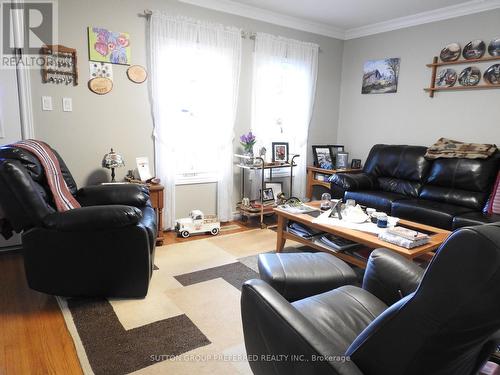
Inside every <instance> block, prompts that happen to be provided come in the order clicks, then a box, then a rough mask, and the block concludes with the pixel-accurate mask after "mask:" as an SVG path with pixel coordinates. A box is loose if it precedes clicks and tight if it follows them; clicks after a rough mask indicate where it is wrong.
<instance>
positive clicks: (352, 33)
mask: <svg viewBox="0 0 500 375" xmlns="http://www.w3.org/2000/svg"><path fill="white" fill-rule="evenodd" d="M179 1H180V2H182V3H186V4H191V5H196V6H199V7H203V8H208V9H213V10H217V11H220V12H224V13H230V14H234V15H237V16H241V17H246V18H251V19H254V20H258V21H263V22H268V23H272V24H274V25H279V26H284V27H289V28H292V29H296V30H302V31H307V32H310V33H313V34H319V35H324V36H328V37H331V38H336V39H341V40H349V39H355V38H361V37H364V36H369V35H374V34H380V33H385V32H387V31H393V30H398V29H404V28H407V27H412V26H418V25H423V24H426V23H431V22H436V21H443V20H447V19H450V18H456V17H462V16H466V15H469V14H474V13H480V12H485V11H488V10H492V9H497V8H500V0H472V1H467V2H465V3H462V4H457V5H451V6H448V7H444V8H439V9H435V10H431V11H428V12H422V13H417V14H414V15H411V16H405V17H399V18H394V19H392V20H389V21H384V22H378V23H374V24H371V25H366V26H361V27H355V28H352V29H347V30H344V29H342V28H339V27H335V26H332V25H327V24H324V23H320V22H314V21H311V20H306V19H303V18H299V17H292V16H287V15H283V14H281V13H277V12H273V11H270V10H266V9H262V8H258V7H254V6H251V5H246V4H241V3H238V2H236V1H231V0H179Z"/></svg>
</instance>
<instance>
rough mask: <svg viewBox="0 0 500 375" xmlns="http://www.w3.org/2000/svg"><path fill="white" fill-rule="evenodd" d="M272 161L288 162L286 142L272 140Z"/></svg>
mask: <svg viewBox="0 0 500 375" xmlns="http://www.w3.org/2000/svg"><path fill="white" fill-rule="evenodd" d="M272 150H273V162H274V161H278V162H282V163H286V162H288V142H273V143H272Z"/></svg>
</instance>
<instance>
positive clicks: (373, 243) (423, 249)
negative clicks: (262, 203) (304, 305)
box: [274, 201, 451, 268]
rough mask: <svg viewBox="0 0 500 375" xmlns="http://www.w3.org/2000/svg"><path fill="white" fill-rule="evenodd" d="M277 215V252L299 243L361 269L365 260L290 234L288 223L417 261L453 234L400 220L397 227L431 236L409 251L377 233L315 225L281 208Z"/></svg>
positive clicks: (313, 203)
mask: <svg viewBox="0 0 500 375" xmlns="http://www.w3.org/2000/svg"><path fill="white" fill-rule="evenodd" d="M308 205H309V206H313V207H319V205H320V202H319V201H317V202H310V203H308ZM274 212H275V213H276V216H277V219H278V226H277V242H276V252H278V253H279V252H281V251H282V250H283V247H284V246H285V242H286V240H287V239H290V240H293V241H296V242H300V243H302V244H304V245H307V246H310V247H312V248H314V249H316V250H319V251H324V252H328V253H331V254H333V255H335V256H336V257H338V258H340V259H342V260H344V261H346V262H348V263H351V264H354V265H356V266H358V267H361V268H366V259H361V258H360V257H358V256H354V255H351V254H348V253H346V252H336V251H334V250H331V249H329V248H328V247H326V246H322V245H321V244H317V243H314V242H313V241H311V240H308V239H306V238H302V237H300V236H297V235H295V234H292V233H289V232H288V231H287V224H288V221H289V220H292V221H296V222H298V223H301V224H303V225H305V226H307V227H309V228H313V229H316V230H319V231H322V232H326V233H330V234H334V235H336V236H339V237H342V238H346V239H348V240H351V241H354V242H357V243H359V244H362V245H364V246H366V247H367V248H370V249H376V248H379V247H383V248H386V249H390V250H392V251H394V252H396V253H398V254H401V255H403V256H404V257H405V258H408V259H414V258H416V257H419V256H426V257H432V255H433V251H434V250H436V249H437V248H438V247H439V246H440V245H441V244H442V243H443V242H444V240H445V239H446V238H447V237H448V235H449V234H450V233H451V232H450V231H447V230H444V229H439V228H435V227H431V226H429V225H425V224H419V223H415V222H412V221H408V220H399V223H398V225H400V226H403V227H406V228H410V229H414V230H417V231H420V232H424V233H427V234H429V236H430V241H429V243H427V244H425V245H422V246H418V247H415V248H413V249H406V248H404V247H401V246H397V245H393V244H391V243H389V242H385V241H382V240H379V239H378V237H377V235H376V234H372V233H367V232H362V231H360V230H356V229H348V228H343V227H338V226H333V225H326V224H316V223H313V220H314V217H313V216H311V215H309V214H292V213H289V212H286V211H284V210H282V209H280V208H275V209H274Z"/></svg>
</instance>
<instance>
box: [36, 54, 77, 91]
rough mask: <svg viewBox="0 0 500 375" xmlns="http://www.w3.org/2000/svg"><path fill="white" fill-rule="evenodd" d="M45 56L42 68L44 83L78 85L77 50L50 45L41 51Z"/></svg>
mask: <svg viewBox="0 0 500 375" xmlns="http://www.w3.org/2000/svg"><path fill="white" fill-rule="evenodd" d="M41 53H42V55H43V56H45V62H44V65H43V67H42V81H43V83H55V84H65V85H71V84H72V85H73V86H76V85H78V68H77V59H76V49H74V48H68V47H65V46H61V45H48V46H44V47H42V49H41Z"/></svg>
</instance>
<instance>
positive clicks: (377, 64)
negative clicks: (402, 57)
mask: <svg viewBox="0 0 500 375" xmlns="http://www.w3.org/2000/svg"><path fill="white" fill-rule="evenodd" d="M398 76H399V58H387V59H382V60H370V61H367V62H365V65H364V67H363V86H362V88H361V93H362V94H387V93H393V92H397V91H398Z"/></svg>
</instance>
